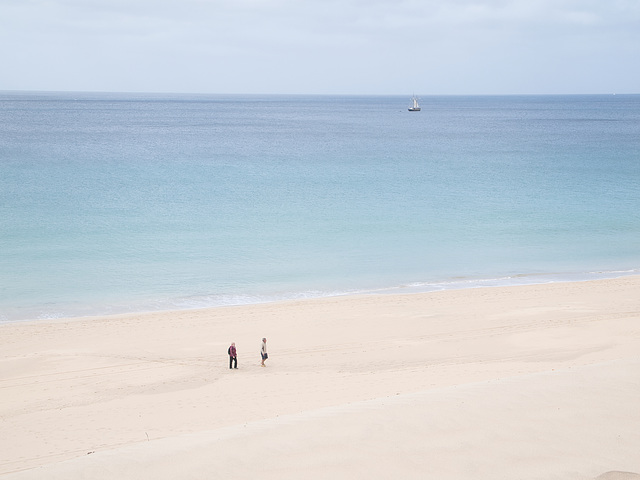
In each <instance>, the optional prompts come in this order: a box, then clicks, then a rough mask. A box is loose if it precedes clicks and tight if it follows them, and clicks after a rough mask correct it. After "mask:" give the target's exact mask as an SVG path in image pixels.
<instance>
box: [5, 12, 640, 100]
mask: <svg viewBox="0 0 640 480" xmlns="http://www.w3.org/2000/svg"><path fill="white" fill-rule="evenodd" d="M0 90H62V91H128V92H189V93H293V94H299V93H310V94H409V95H410V94H412V93H414V92H415V93H416V94H420V95H439V94H517V93H640V0H475V1H474V0H0Z"/></svg>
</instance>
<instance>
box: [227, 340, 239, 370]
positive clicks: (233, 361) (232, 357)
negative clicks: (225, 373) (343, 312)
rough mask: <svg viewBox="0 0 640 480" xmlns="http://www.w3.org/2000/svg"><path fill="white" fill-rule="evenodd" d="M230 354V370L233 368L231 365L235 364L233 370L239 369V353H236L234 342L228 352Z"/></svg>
mask: <svg viewBox="0 0 640 480" xmlns="http://www.w3.org/2000/svg"><path fill="white" fill-rule="evenodd" d="M227 353H228V354H229V368H232V367H231V365H233V364H235V366H234V367H233V368H238V352H237V351H236V344H235V342H233V343H232V344H231V346H230V347H229V350H227Z"/></svg>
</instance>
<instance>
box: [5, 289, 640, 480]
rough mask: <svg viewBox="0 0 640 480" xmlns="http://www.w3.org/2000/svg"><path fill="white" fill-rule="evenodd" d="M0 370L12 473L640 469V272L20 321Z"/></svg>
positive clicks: (364, 474) (543, 473)
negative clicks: (233, 349)
mask: <svg viewBox="0 0 640 480" xmlns="http://www.w3.org/2000/svg"><path fill="white" fill-rule="evenodd" d="M262 337H266V338H267V339H268V350H269V359H268V360H267V362H266V363H267V366H266V367H265V368H261V367H260V355H259V352H260V342H261V339H262ZM231 342H235V343H236V346H237V348H238V369H237V370H235V369H234V370H230V369H229V363H228V356H227V347H228V346H229V345H230V344H231ZM0 388H1V390H2V395H1V401H0V447H1V448H0V478H2V479H7V480H8V479H43V478H46V479H65V480H69V479H72V480H73V479H84V478H87V479H88V478H91V479H93V480H95V479H113V478H118V479H141V478H153V479H176V478H180V479H211V478H226V479H229V478H233V479H246V478H252V477H260V478H262V479H274V480H275V479H300V478H305V479H324V478H332V479H334V480H335V479H347V478H349V479H359V478H367V479H371V478H374V479H388V478H395V477H400V478H434V479H436V478H437V479H439V480H446V479H451V480H454V479H455V480H458V479H460V480H462V479H465V480H466V479H470V478H473V479H474V480H483V479H487V480H488V479H501V478H505V479H506V478H510V479H519V480H525V479H545V480H552V479H572V480H583V479H596V478H597V479H598V480H632V479H635V480H637V479H639V478H640V475H638V474H640V454H639V453H638V452H640V277H623V278H619V279H612V280H598V281H589V282H576V283H553V284H545V285H533V286H521V287H496V288H478V289H468V290H458V291H443V292H435V293H425V294H411V295H366V296H364V295H363V296H352V297H333V298H324V299H317V300H306V301H295V302H283V303H272V304H262V305H251V306H239V307H223V308H215V309H206V310H189V311H179V312H158V313H143V314H130V315H119V316H110V317H100V318H97V317H96V318H82V319H69V320H52V321H38V322H17V323H9V324H4V325H1V326H0Z"/></svg>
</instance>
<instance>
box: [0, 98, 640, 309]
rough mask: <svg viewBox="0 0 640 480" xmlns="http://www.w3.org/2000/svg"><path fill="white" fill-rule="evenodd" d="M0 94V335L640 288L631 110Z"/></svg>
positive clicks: (473, 101) (593, 105) (529, 101)
mask: <svg viewBox="0 0 640 480" xmlns="http://www.w3.org/2000/svg"><path fill="white" fill-rule="evenodd" d="M421 103H422V107H423V108H422V111H421V112H419V113H418V112H408V111H407V107H408V98H404V97H324V96H309V97H306V96H250V97H240V96H204V95H203V96H195V95H133V94H132V95H125V94H86V93H78V94H70V93H65V94H56V93H42V94H36V93H0V321H11V320H21V319H37V318H55V317H64V316H76V315H87V314H105V313H117V312H127V311H139V310H158V309H174V308H179V309H180V308H194V307H204V306H216V305H229V304H242V303H253V302H263V301H270V300H276V299H286V298H305V297H316V296H326V295H336V294H342V293H355V292H370V291H382V292H411V291H428V290H437V289H443V288H465V287H474V286H482V285H505V284H507V285H511V284H523V283H541V282H549V281H565V280H582V279H590V278H600V277H614V276H619V275H624V274H631V273H635V274H638V273H640V96H637V95H631V96H628V95H616V96H614V95H611V96H597V95H596V96H505V97H499V96H496V97H493V96H491V97H423V98H422V99H421Z"/></svg>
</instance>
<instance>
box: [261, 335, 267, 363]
mask: <svg viewBox="0 0 640 480" xmlns="http://www.w3.org/2000/svg"><path fill="white" fill-rule="evenodd" d="M260 356H261V357H262V363H261V364H260V366H261V367H264V366H265V364H264V361H265V360H266V359H267V358H269V355H268V354H267V339H266V338H263V339H262V348H260Z"/></svg>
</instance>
